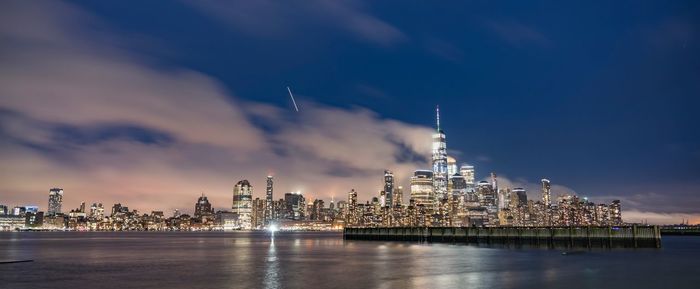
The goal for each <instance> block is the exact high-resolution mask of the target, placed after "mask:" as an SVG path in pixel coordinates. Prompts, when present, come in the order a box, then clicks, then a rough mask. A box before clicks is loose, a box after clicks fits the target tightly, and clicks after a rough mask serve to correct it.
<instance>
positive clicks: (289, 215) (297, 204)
mask: <svg viewBox="0 0 700 289" xmlns="http://www.w3.org/2000/svg"><path fill="white" fill-rule="evenodd" d="M284 203H285V214H284V218H285V219H288V220H297V221H300V220H304V219H305V218H306V199H305V198H304V195H302V194H301V192H292V193H286V194H284Z"/></svg>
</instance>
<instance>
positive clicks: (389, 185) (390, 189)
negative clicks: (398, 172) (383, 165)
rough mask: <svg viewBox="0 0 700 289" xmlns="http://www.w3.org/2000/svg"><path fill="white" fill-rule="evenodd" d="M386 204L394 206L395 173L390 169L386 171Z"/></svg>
mask: <svg viewBox="0 0 700 289" xmlns="http://www.w3.org/2000/svg"><path fill="white" fill-rule="evenodd" d="M384 194H385V201H384V205H385V206H388V207H393V206H394V173H392V172H391V171H390V170H385V171H384Z"/></svg>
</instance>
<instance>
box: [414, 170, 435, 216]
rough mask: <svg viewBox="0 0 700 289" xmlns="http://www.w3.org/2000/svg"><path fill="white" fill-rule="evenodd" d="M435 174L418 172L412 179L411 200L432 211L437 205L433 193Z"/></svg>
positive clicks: (426, 171)
mask: <svg viewBox="0 0 700 289" xmlns="http://www.w3.org/2000/svg"><path fill="white" fill-rule="evenodd" d="M433 185H434V183H433V172H432V171H428V170H417V171H415V172H414V173H413V177H411V199H412V200H413V201H415V203H416V205H421V206H424V207H426V208H427V209H432V208H433V206H434V205H435V203H436V199H435V197H434V191H433Z"/></svg>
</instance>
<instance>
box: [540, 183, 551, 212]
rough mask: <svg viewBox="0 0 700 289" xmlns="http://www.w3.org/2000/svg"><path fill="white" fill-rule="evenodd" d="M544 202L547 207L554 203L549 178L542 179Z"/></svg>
mask: <svg viewBox="0 0 700 289" xmlns="http://www.w3.org/2000/svg"><path fill="white" fill-rule="evenodd" d="M542 202H543V203H544V205H545V206H546V207H549V206H551V205H552V185H551V184H550V182H549V180H548V179H542Z"/></svg>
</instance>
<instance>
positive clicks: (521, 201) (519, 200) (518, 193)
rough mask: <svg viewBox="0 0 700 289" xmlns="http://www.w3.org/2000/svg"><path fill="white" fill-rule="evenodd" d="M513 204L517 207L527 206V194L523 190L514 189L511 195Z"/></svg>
mask: <svg viewBox="0 0 700 289" xmlns="http://www.w3.org/2000/svg"><path fill="white" fill-rule="evenodd" d="M510 203H511V204H513V205H516V206H522V207H524V206H527V192H526V191H525V189H523V188H514V189H513V191H512V194H511V202H510Z"/></svg>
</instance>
